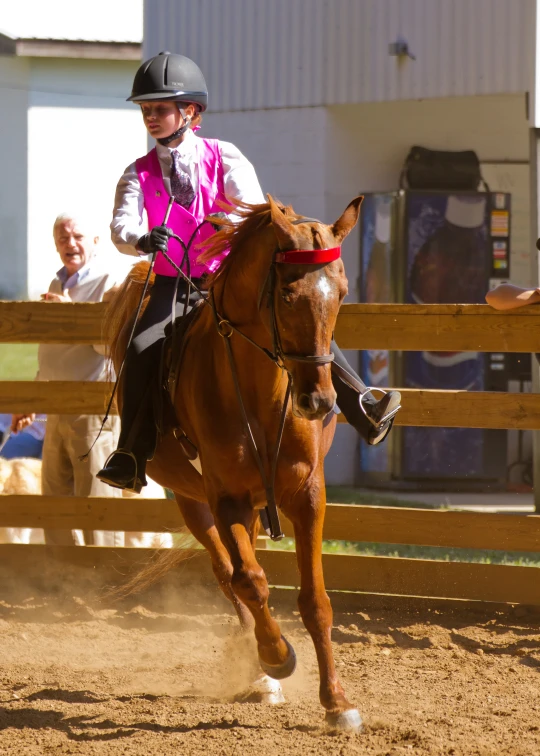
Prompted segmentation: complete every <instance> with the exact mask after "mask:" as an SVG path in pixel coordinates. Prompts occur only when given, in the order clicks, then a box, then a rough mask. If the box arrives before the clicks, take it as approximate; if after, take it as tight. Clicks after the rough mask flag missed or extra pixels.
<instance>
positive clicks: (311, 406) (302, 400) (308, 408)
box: [298, 394, 319, 414]
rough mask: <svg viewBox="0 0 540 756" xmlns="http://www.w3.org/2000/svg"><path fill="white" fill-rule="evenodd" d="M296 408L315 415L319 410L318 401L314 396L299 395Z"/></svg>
mask: <svg viewBox="0 0 540 756" xmlns="http://www.w3.org/2000/svg"><path fill="white" fill-rule="evenodd" d="M298 407H299V408H300V409H301V410H302V411H303V412H306V413H309V414H315V412H317V410H318V409H319V399H318V397H317V395H316V394H300V396H299V397H298Z"/></svg>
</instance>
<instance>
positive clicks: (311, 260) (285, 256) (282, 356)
mask: <svg viewBox="0 0 540 756" xmlns="http://www.w3.org/2000/svg"><path fill="white" fill-rule="evenodd" d="M209 222H211V221H207V220H204V221H203V222H202V223H200V224H199V226H197V228H196V229H195V231H194V232H193V234H192V235H191V238H190V240H189V242H188V243H187V244H185V243H184V242H183V241H182V239H180V237H179V236H177V235H176V234H170V238H172V239H176V241H178V242H179V243H180V245H181V246H182V247H183V249H184V256H183V259H182V262H181V263H180V266H178V265H177V264H176V263H175V262H174V261H173V260H171V258H170V257H169V255H168V254H167V253H166V252H163V250H161V252H162V254H163V256H164V257H165V259H166V260H167V262H168V263H169V264H170V265H172V266H173V268H175V270H176V271H177V278H176V287H175V294H174V298H173V303H172V307H173V326H174V321H175V315H174V313H175V305H176V291H177V289H178V283H179V281H180V278H183V279H184V280H185V281H186V283H187V284H188V292H187V296H186V303H187V302H188V300H189V294H190V290H191V289H193V290H194V291H196V292H197V293H198V294H199V295H200V296H201V299H202V301H203V302H204V303H205V304H206V305H208V306H210V307H211V309H212V313H213V315H214V320H215V323H216V328H217V331H218V333H219V335H220V336H221V337H222V338H223V341H224V344H225V348H226V352H227V356H228V359H229V364H230V367H231V373H232V376H233V381H234V386H235V391H236V395H237V398H238V403H239V405H240V412H241V414H242V421H243V425H244V430H245V431H246V435H247V439H248V443H249V446H250V448H251V452H252V455H253V458H254V460H255V462H256V464H257V468H258V470H259V474H260V476H261V480H262V483H263V486H264V489H265V495H266V502H267V503H266V507H265V508H264V510H262V511H261V513H260V517H261V522H262V524H263V527H264V529H265V530H266V532H267V534H268V535H269V536H270V538H271V539H272V540H273V541H279V540H281V539H282V538H283V537H284V533H283V531H282V529H281V523H280V519H279V512H278V509H277V504H276V497H275V479H276V471H277V464H278V458H279V450H280V447H281V441H282V438H283V431H284V428H285V420H286V416H287V408H288V404H289V398H290V395H291V386H292V376H291V373H290V371H289V370H288V369H287V367H286V365H285V361H286V360H291V361H294V362H309V363H312V364H316V365H326V364H328V363H330V362H333V360H334V355H333V354H331V353H329V354H321V355H319V354H314V355H312V354H294V353H288V352H284V351H283V346H282V343H281V338H280V335H279V328H278V324H277V317H276V306H275V296H276V267H275V266H276V265H278V264H292V265H326V264H328V263H329V262H332V261H333V260H337V259H338V258H339V257H340V256H341V247H332V248H328V249H315V250H297V249H293V250H286V251H282V250H280V249H279V248H276V250H275V251H274V255H273V259H272V263H271V265H270V269H269V271H268V275H267V277H266V280H265V283H264V285H263V287H262V289H261V296H260V297H259V309H260V307H261V300H262V297H263V296H264V292H265V291H267V292H268V306H269V307H270V318H271V324H272V351H270V350H269V349H266V348H265V347H262V346H260V344H257V342H255V341H253V339H251V338H250V337H249V336H247V335H246V334H245V333H243V332H242V331H241V330H240V329H239V328H237V327H236V326H235V325H233V324H232V323H231V322H230V321H229V320H227V318H225V317H223V316H222V315H221V314H220V313H219V311H218V309H217V306H216V303H215V299H214V292H213V290H211V291H210V292H209V296H208V297H206V296H205V295H204V293H203V292H202V291H201V290H200V289H199V288H198V287H197V286H196V284H194V283H193V280H192V279H191V276H190V275H189V273H190V269H189V256H188V253H189V250H190V248H191V245H192V243H193V241H194V239H195V236H196V234H197V232H198V230H199V229H200V228H201V226H203V225H204V223H209ZM301 223H321V221H319V220H316V219H315V218H305V217H303V218H298V219H296V220H294V221H292V224H293V225H295V226H296V225H299V224H301ZM154 260H155V256H154ZM154 260H153V261H152V266H151V267H153V262H154ZM184 262H185V263H186V266H187V269H188V274H186V273H184V271H183V270H182V265H183V264H184ZM233 333H235V334H238V335H239V336H241V337H242V338H243V339H245V340H246V341H248V342H249V343H250V344H252V345H253V346H254V347H256V348H257V349H259V350H260V351H262V352H263V353H264V354H265V355H266V356H267V357H268V358H269V359H270V360H272V362H273V363H274V364H275V365H276V366H277V367H279V368H280V369H281V370H284V371H285V372H286V373H287V388H286V391H285V398H284V401H283V406H282V409H281V414H280V419H279V429H278V434H277V438H276V443H275V446H274V450H273V454H272V459H271V464H270V475H267V473H266V469H265V465H264V462H263V459H262V455H261V454H260V452H259V449H258V447H257V442H256V441H255V436H254V434H253V431H252V428H251V423H250V422H249V418H248V415H247V410H246V406H245V403H244V399H243V397H242V390H241V386H240V380H239V376H238V369H237V366H236V362H235V360H234V355H233V351H232V347H231V342H230V339H231V336H232V335H233Z"/></svg>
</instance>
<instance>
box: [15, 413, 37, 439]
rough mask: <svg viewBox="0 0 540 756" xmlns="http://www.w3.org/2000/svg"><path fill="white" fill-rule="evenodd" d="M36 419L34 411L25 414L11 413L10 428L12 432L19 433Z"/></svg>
mask: <svg viewBox="0 0 540 756" xmlns="http://www.w3.org/2000/svg"><path fill="white" fill-rule="evenodd" d="M35 419H36V415H35V413H33V412H32V413H31V414H29V415H28V414H26V415H12V416H11V427H10V430H11V432H12V433H15V434H17V433H19V432H20V431H22V430H23V429H24V428H27V427H28V426H29V425H32V423H33V422H34V420H35Z"/></svg>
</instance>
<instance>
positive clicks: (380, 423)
mask: <svg viewBox="0 0 540 756" xmlns="http://www.w3.org/2000/svg"><path fill="white" fill-rule="evenodd" d="M373 391H378V392H379V393H380V394H382V395H383V396H386V395H387V394H388V391H384V390H383V389H382V388H377V386H366V389H365V391H363V392H361V394H360V402H359V404H360V409H361V410H362V412H363V413H364V415H365V416H366V417H367V419H368V420H369V422H370V423H371V425H372V426H373V427H374V428H381V427H382V426H383V425H384V424H385V423H386V422H388V420H391V419H392V418H393V417H394V416H395V415H397V413H398V412H399V410H400V409H401V404H398V406H397V407H395V408H394V409H393V410H392V411H391V412H388V414H386V415H385V416H384V417H382V418H381V419H380V420H379V421H378V422H377V421H376V420H373V418H372V417H370V416H369V415H368V413H367V412H366V408H365V407H364V397H365V396H366V395H367V394H369V393H371V392H373ZM381 398H382V397H381ZM379 401H380V400H379ZM368 406H373V405H368Z"/></svg>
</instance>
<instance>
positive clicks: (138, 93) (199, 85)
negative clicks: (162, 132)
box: [128, 52, 208, 112]
mask: <svg viewBox="0 0 540 756" xmlns="http://www.w3.org/2000/svg"><path fill="white" fill-rule="evenodd" d="M150 100H173V101H175V102H193V103H195V104H196V105H198V106H199V108H200V109H201V112H204V111H205V110H206V109H207V107H208V88H207V86H206V81H205V80H204V76H203V75H202V71H201V69H200V68H199V66H198V65H197V64H196V63H194V62H193V61H192V60H191V59H190V58H186V57H185V56H184V55H176V54H175V53H170V52H160V53H159V55H156V56H155V57H154V58H150V60H147V61H145V62H144V63H143V64H142V66H140V67H139V70H138V71H137V73H136V74H135V79H134V80H133V89H132V91H131V97H128V102H148V101H150Z"/></svg>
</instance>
